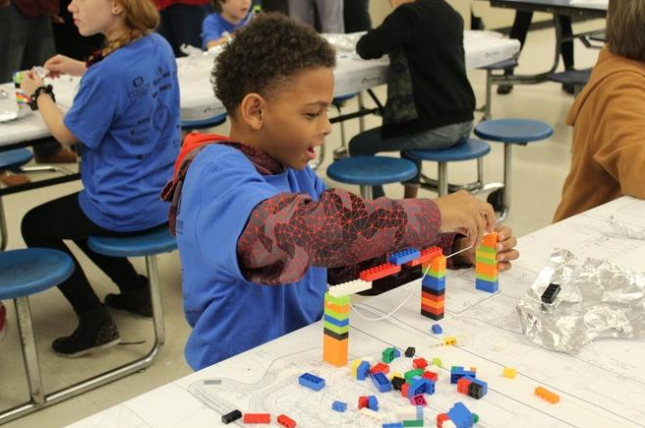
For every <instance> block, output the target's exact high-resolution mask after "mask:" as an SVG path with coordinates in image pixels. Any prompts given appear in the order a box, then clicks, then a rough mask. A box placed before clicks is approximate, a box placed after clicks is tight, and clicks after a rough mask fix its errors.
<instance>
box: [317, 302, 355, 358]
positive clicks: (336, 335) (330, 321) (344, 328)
mask: <svg viewBox="0 0 645 428" xmlns="http://www.w3.org/2000/svg"><path fill="white" fill-rule="evenodd" d="M323 326H324V332H323V360H325V361H327V362H328V363H330V364H333V365H335V366H336V367H341V366H344V365H345V364H347V352H348V348H349V296H339V297H334V296H332V295H330V294H329V293H325V310H324V315H323Z"/></svg>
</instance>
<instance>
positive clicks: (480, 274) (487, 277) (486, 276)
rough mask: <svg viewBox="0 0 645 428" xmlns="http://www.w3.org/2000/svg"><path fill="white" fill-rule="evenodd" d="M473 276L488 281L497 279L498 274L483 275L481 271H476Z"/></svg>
mask: <svg viewBox="0 0 645 428" xmlns="http://www.w3.org/2000/svg"><path fill="white" fill-rule="evenodd" d="M475 278H477V279H483V280H484V281H488V282H495V281H497V280H498V275H495V276H490V275H484V274H483V273H479V272H477V273H476V274H475Z"/></svg>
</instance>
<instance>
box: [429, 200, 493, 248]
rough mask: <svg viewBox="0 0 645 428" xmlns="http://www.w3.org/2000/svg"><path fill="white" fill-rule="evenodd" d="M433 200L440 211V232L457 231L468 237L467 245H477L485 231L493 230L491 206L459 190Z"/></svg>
mask: <svg viewBox="0 0 645 428" xmlns="http://www.w3.org/2000/svg"><path fill="white" fill-rule="evenodd" d="M434 202H435V203H436V204H437V206H438V207H439V211H440V212H441V228H440V231H441V232H457V233H461V234H462V235H464V236H467V237H468V243H469V244H468V245H474V247H475V248H477V247H479V245H480V244H481V242H482V238H483V237H484V235H485V234H486V233H490V232H492V231H493V227H494V226H495V222H496V218H495V211H493V207H492V206H491V205H490V204H488V203H486V202H484V201H482V200H481V199H477V198H475V197H474V196H473V195H471V194H470V193H468V192H466V191H464V190H460V191H459V192H456V193H452V194H450V195H448V196H442V197H441V198H437V199H435V200H434Z"/></svg>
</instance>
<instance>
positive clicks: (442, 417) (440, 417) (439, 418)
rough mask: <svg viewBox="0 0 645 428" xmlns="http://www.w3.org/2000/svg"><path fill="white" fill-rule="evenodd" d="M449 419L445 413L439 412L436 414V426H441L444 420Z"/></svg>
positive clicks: (439, 427) (441, 427)
mask: <svg viewBox="0 0 645 428" xmlns="http://www.w3.org/2000/svg"><path fill="white" fill-rule="evenodd" d="M449 420H450V419H449V418H448V414H447V413H439V414H438V415H437V427H438V428H443V423H444V422H446V421H449Z"/></svg>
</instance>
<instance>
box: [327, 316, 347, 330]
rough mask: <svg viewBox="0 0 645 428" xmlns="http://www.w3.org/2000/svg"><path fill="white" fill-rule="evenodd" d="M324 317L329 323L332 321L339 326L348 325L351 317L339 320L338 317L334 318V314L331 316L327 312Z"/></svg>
mask: <svg viewBox="0 0 645 428" xmlns="http://www.w3.org/2000/svg"><path fill="white" fill-rule="evenodd" d="M323 318H324V320H325V321H327V322H328V323H331V324H333V325H336V326H338V327H346V326H348V325H349V318H347V319H344V320H337V319H336V318H334V317H332V316H329V315H327V314H325V316H324V317H323Z"/></svg>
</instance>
